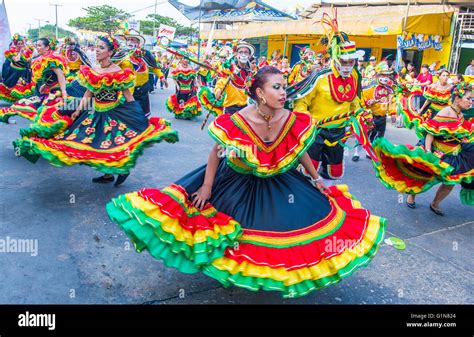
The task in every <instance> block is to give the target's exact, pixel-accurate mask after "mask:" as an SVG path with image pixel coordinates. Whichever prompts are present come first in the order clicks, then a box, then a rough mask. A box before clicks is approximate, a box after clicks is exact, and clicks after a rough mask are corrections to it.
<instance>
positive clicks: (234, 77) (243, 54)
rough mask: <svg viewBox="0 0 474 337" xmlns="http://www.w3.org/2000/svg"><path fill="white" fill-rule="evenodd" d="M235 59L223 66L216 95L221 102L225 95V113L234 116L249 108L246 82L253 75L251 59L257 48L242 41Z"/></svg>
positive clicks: (237, 47)
mask: <svg viewBox="0 0 474 337" xmlns="http://www.w3.org/2000/svg"><path fill="white" fill-rule="evenodd" d="M235 53H236V55H235V56H234V58H233V59H231V60H228V61H226V62H225V63H224V64H223V65H222V68H221V69H222V74H221V78H219V80H218V81H217V83H216V87H215V89H214V95H215V98H216V100H220V99H221V96H222V95H223V94H225V97H224V102H223V107H224V113H227V114H233V113H235V112H237V111H240V110H242V109H243V108H245V107H246V106H247V103H248V97H247V94H246V93H245V88H246V86H245V85H246V81H247V79H248V77H249V75H250V73H251V69H250V62H249V60H250V57H252V56H253V55H254V53H255V47H254V46H252V45H251V44H250V43H247V42H245V41H240V42H239V43H238V44H237V46H236V48H235Z"/></svg>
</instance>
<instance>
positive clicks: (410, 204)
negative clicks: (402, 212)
mask: <svg viewBox="0 0 474 337" xmlns="http://www.w3.org/2000/svg"><path fill="white" fill-rule="evenodd" d="M407 206H408V207H409V208H411V209H415V208H416V203H414V202H408V200H407Z"/></svg>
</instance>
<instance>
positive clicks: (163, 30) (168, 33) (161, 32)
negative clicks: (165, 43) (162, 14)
mask: <svg viewBox="0 0 474 337" xmlns="http://www.w3.org/2000/svg"><path fill="white" fill-rule="evenodd" d="M175 33H176V28H174V27H171V26H168V25H164V24H160V27H159V28H158V34H157V37H166V38H168V39H169V40H170V41H173V39H174V35H175Z"/></svg>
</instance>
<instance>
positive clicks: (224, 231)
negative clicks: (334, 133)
mask: <svg viewBox="0 0 474 337" xmlns="http://www.w3.org/2000/svg"><path fill="white" fill-rule="evenodd" d="M286 85H287V84H286V80H285V79H284V78H283V76H282V74H281V72H280V71H279V70H278V69H277V68H275V67H270V66H267V67H264V68H262V69H260V70H259V71H258V73H257V74H256V75H255V78H254V80H253V81H252V83H251V84H250V87H249V95H250V97H251V98H252V99H253V100H255V102H256V104H252V105H250V106H248V107H246V108H244V109H242V110H241V111H239V112H236V113H234V114H233V115H230V114H224V115H221V116H220V117H218V118H217V119H216V120H214V122H213V123H212V124H211V126H210V127H209V135H210V136H211V137H212V138H213V139H214V140H215V141H216V142H217V144H216V145H215V146H214V147H213V149H212V151H211V153H210V155H209V159H208V162H207V165H204V166H201V167H199V168H197V169H196V170H194V171H193V172H191V173H189V174H188V175H186V176H185V177H183V178H181V179H180V180H178V181H177V182H176V183H174V184H172V185H170V186H168V187H165V188H163V189H162V190H158V189H153V188H145V189H142V190H140V191H138V192H133V193H127V194H125V195H121V196H119V197H117V198H114V199H113V200H112V201H111V202H110V203H109V204H108V205H107V211H108V213H109V216H110V217H111V219H113V220H114V221H116V222H117V223H118V224H119V226H120V227H121V228H122V229H123V230H124V231H125V232H126V233H127V235H128V236H129V237H130V238H131V239H132V241H133V242H134V244H135V247H136V248H137V250H138V251H142V250H145V249H146V250H148V252H149V253H150V254H151V255H152V256H153V257H154V258H156V259H162V260H164V263H165V265H166V266H169V267H174V268H177V269H178V270H180V271H182V272H184V273H196V272H203V273H204V274H206V275H208V276H210V277H212V278H215V279H216V280H218V281H219V282H221V283H222V284H223V285H224V286H225V287H228V286H230V285H235V286H238V287H242V288H245V289H248V290H252V291H258V290H266V291H279V292H281V293H282V295H283V296H284V297H285V298H294V297H299V296H304V295H307V294H309V293H310V292H312V291H314V290H317V289H321V288H324V287H326V286H328V285H330V284H334V283H337V282H339V281H340V280H342V279H343V278H344V277H347V276H349V275H350V274H352V273H353V272H354V271H355V270H356V269H357V268H359V267H361V266H365V265H367V264H368V263H369V262H370V260H371V258H372V257H373V256H374V254H375V253H376V251H377V247H378V246H379V244H380V243H381V241H382V239H383V235H384V225H385V219H383V218H379V217H377V216H374V215H371V214H370V212H369V211H368V210H366V209H364V208H362V207H361V205H360V203H359V202H358V201H356V200H355V199H353V197H352V196H351V194H350V193H349V192H348V189H347V186H343V185H341V186H337V187H336V186H332V187H331V188H329V189H325V187H324V185H323V184H322V183H321V180H320V178H319V177H318V174H317V172H316V170H315V168H314V166H313V165H312V163H311V160H310V159H309V157H308V155H307V154H306V150H307V149H308V147H309V146H310V145H311V143H312V142H313V141H314V137H315V135H316V128H315V125H314V122H313V121H312V119H311V117H310V116H309V115H308V114H305V113H299V112H291V111H288V110H286V109H284V108H283V106H284V104H285V98H286V92H285V87H286ZM298 163H301V164H302V165H303V166H304V167H305V168H306V169H307V171H308V172H310V175H311V178H312V180H313V184H314V185H313V184H312V183H311V182H310V181H309V180H308V179H307V178H306V177H305V176H303V175H302V174H301V173H299V172H298V171H297V170H296V169H295V166H296V165H297V164H298ZM289 196H290V199H291V198H293V197H294V199H295V202H293V201H291V200H290V199H288V198H289ZM289 200H290V201H289Z"/></svg>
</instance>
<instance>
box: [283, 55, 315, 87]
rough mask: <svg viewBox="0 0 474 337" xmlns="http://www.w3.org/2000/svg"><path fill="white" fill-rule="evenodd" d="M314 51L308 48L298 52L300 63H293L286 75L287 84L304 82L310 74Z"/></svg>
mask: <svg viewBox="0 0 474 337" xmlns="http://www.w3.org/2000/svg"><path fill="white" fill-rule="evenodd" d="M314 55H315V54H314V51H312V50H311V49H308V48H303V49H301V50H300V61H298V62H297V63H295V65H294V66H293V68H292V69H291V72H290V75H288V84H290V85H293V84H296V83H298V82H301V81H302V80H304V79H305V78H306V77H307V76H308V75H309V74H310V73H311V68H312V67H313V64H314Z"/></svg>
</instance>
